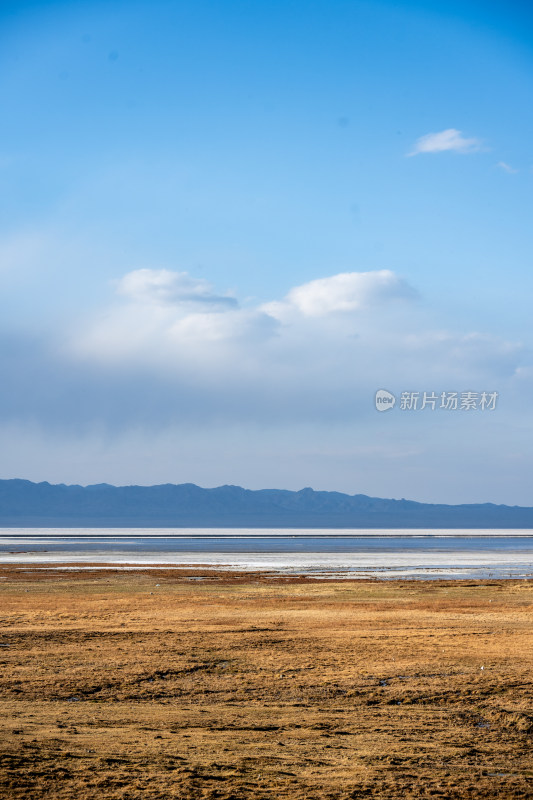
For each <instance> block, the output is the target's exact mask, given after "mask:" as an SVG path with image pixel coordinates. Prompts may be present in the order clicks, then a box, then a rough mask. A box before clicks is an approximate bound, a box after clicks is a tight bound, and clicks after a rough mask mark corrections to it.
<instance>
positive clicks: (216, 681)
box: [0, 568, 533, 800]
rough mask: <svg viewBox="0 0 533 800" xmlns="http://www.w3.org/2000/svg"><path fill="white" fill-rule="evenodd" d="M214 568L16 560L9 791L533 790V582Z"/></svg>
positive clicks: (463, 793)
mask: <svg viewBox="0 0 533 800" xmlns="http://www.w3.org/2000/svg"><path fill="white" fill-rule="evenodd" d="M206 574H208V573H206V572H205V571H204V572H201V571H197V572H192V571H186V570H166V571H156V570H149V569H148V570H140V571H136V572H125V573H124V572H122V573H121V572H119V571H95V572H94V573H87V572H84V573H78V574H73V573H58V572H53V571H49V572H47V571H46V570H45V571H36V572H34V573H27V572H21V571H18V570H17V569H16V568H3V569H1V568H0V578H1V579H0V618H1V619H0V625H1V629H0V645H1V646H0V796H2V797H5V798H14V799H15V800H19V799H21V798H31V800H41V798H45V797H46V798H47V799H48V800H56V799H57V800H59V798H65V800H66V799H67V798H68V799H69V800H71V798H74V799H75V800H89V798H91V800H92V799H93V798H94V800H108V798H109V800H111V798H113V799H114V798H117V799H118V798H120V800H133V799H134V798H135V799H137V798H139V800H140V798H142V799H143V800H155V799H156V798H157V800H159V799H160V798H161V800H163V799H164V800H167V799H168V800H172V798H184V799H185V798H186V799H190V800H193V798H194V799H196V798H209V799H210V800H211V799H212V800H214V798H220V799H221V800H222V799H224V800H230V798H232V799H233V800H241V798H245V799H248V798H249V799H250V800H251V798H254V800H255V798H258V799H259V800H262V799H263V798H274V799H275V798H280V799H281V798H283V799H285V798H290V800H303V798H308V800H315V799H318V798H332V799H333V798H339V800H340V798H343V799H345V798H346V800H347V799H348V798H384V799H386V800H396V798H427V797H432V798H476V800H477V799H478V798H479V799H481V798H498V799H499V798H502V800H505V799H506V798H528V797H533V748H532V746H531V745H532V738H533V688H532V662H533V637H532V620H533V584H532V583H531V582H528V581H487V582H474V581H472V582H467V581H462V582H452V581H448V582H446V581H439V582H414V581H411V582H409V581H401V582H396V581H394V582H392V581H391V582H377V581H373V582H371V581H368V582H367V581H349V582H340V581H337V582H319V581H308V580H305V579H302V580H291V581H285V580H271V579H268V578H267V577H265V576H259V575H236V576H234V577H228V575H227V574H225V575H224V574H219V575H216V573H211V575H213V576H214V577H213V578H211V579H209V580H204V581H201V580H192V579H191V578H194V577H198V576H199V575H206ZM156 584H159V586H156ZM482 666H483V667H484V669H481V667H482Z"/></svg>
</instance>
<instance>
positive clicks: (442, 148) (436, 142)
mask: <svg viewBox="0 0 533 800" xmlns="http://www.w3.org/2000/svg"><path fill="white" fill-rule="evenodd" d="M481 149H482V143H481V140H480V139H475V138H471V139H467V138H465V137H464V136H463V134H462V132H461V131H458V130H456V129H455V128H447V129H446V130H445V131H440V132H439V133H427V134H426V135H425V136H421V137H420V138H419V139H417V140H416V142H415V146H414V148H413V150H412V151H411V152H410V153H408V154H407V155H408V156H416V155H418V154H419V153H444V152H446V151H448V150H452V151H454V152H456V153H475V152H476V151H478V150H481Z"/></svg>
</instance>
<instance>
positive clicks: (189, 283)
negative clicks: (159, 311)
mask: <svg viewBox="0 0 533 800" xmlns="http://www.w3.org/2000/svg"><path fill="white" fill-rule="evenodd" d="M116 290H117V293H118V294H120V295H123V296H124V297H127V298H129V299H130V300H134V301H135V302H138V303H149V304H152V305H162V306H165V305H178V304H188V303H193V304H205V305H209V306H223V307H235V306H236V305H237V301H236V300H235V298H234V297H231V296H230V295H228V294H226V295H217V294H214V292H213V287H212V286H211V284H210V283H208V282H207V281H205V280H202V279H199V278H192V277H191V276H190V275H189V274H188V273H187V272H173V271H171V270H169V269H137V270H134V271H133V272H129V273H128V274H127V275H125V276H124V277H123V278H121V279H120V280H119V281H118V282H117V284H116Z"/></svg>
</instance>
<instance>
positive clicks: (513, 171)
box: [496, 161, 518, 175]
mask: <svg viewBox="0 0 533 800" xmlns="http://www.w3.org/2000/svg"><path fill="white" fill-rule="evenodd" d="M496 166H497V167H499V168H500V169H503V171H504V172H508V173H509V174H510V175H516V173H517V172H518V170H517V169H514V168H513V167H511V166H510V164H507V163H506V162H505V161H498V163H497V164H496Z"/></svg>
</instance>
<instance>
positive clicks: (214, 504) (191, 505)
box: [0, 479, 533, 528]
mask: <svg viewBox="0 0 533 800" xmlns="http://www.w3.org/2000/svg"><path fill="white" fill-rule="evenodd" d="M0 526H1V527H80V528H83V527H88V528H98V527H102V528H105V527H146V528H158V527H161V528H165V527H175V528H179V527H190V528H194V527H206V528H207V527H212V528H533V508H524V507H520V506H504V505H494V504H492V503H484V504H481V505H477V504H471V505H459V506H451V505H433V504H428V503H416V502H414V501H412V500H382V499H380V498H378V497H367V496H366V495H364V494H355V495H348V494H341V493H340V492H315V491H313V489H302V490H301V491H299V492H290V491H286V490H284V489H259V490H257V491H251V490H249V489H242V488H241V487H240V486H219V487H217V488H216V489H202V488H201V487H199V486H196V485H195V484H193V483H183V484H180V485H174V484H170V483H168V484H164V485H162V486H110V485H109V484H105V483H102V484H97V485H95V486H66V485H65V484H59V485H52V484H50V483H46V482H45V483H32V482H31V481H25V480H18V479H17V480H3V481H0Z"/></svg>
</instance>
